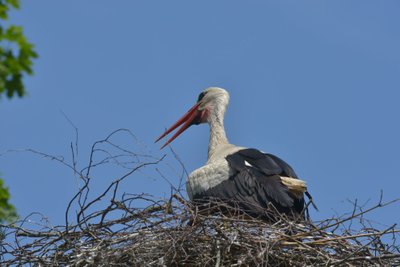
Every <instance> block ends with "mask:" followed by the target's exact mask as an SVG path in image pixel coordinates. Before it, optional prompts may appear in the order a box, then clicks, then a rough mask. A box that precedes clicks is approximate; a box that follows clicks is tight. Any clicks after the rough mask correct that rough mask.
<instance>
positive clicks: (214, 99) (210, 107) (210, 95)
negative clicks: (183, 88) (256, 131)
mask: <svg viewBox="0 0 400 267" xmlns="http://www.w3.org/2000/svg"><path fill="white" fill-rule="evenodd" d="M228 103H229V94H228V92H227V91H226V90H224V89H222V88H219V87H209V88H207V89H205V90H204V91H203V92H201V93H200V95H199V97H198V98H197V102H196V104H195V105H194V106H193V107H191V108H190V109H189V110H188V111H187V112H186V114H185V115H183V117H182V118H180V119H179V120H178V121H177V122H175V124H174V125H172V126H171V127H170V128H168V129H167V130H166V131H165V132H164V133H163V134H162V135H161V136H160V137H159V138H158V139H157V140H156V142H158V141H159V140H160V139H162V138H163V137H165V136H166V135H167V134H169V133H170V132H172V131H173V130H175V129H176V128H178V127H179V126H180V125H182V124H183V125H182V127H181V128H180V129H179V130H178V131H177V132H176V133H175V134H174V135H173V136H172V137H171V138H170V139H169V140H168V141H167V142H166V143H165V144H164V145H163V146H162V147H161V149H163V148H164V147H165V146H167V145H168V144H169V143H171V142H172V141H173V140H174V139H175V138H177V137H178V136H179V135H180V134H181V133H183V132H184V131H185V130H186V129H187V128H189V127H190V126H192V125H198V124H200V123H206V122H208V123H209V122H210V121H211V120H212V119H213V118H217V119H220V120H223V115H224V113H225V110H226V106H227V105H228ZM216 116H217V117H216Z"/></svg>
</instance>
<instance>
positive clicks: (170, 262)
mask: <svg viewBox="0 0 400 267" xmlns="http://www.w3.org/2000/svg"><path fill="white" fill-rule="evenodd" d="M121 132H124V133H128V134H129V135H130V134H131V133H130V132H129V131H127V130H118V131H116V132H114V133H112V134H111V135H110V136H108V137H107V138H105V139H103V140H101V141H98V142H96V143H95V144H94V145H93V147H92V149H91V153H90V159H89V165H88V167H85V168H83V169H81V170H79V171H78V170H77V163H76V161H75V159H76V158H77V157H76V156H73V157H72V158H73V160H72V163H71V164H70V163H66V162H65V160H64V159H63V158H59V157H52V156H48V155H45V154H41V155H42V156H45V157H50V158H51V159H53V160H57V161H60V162H61V163H62V164H64V165H67V166H68V167H69V168H71V169H72V170H74V174H75V175H76V176H78V177H79V178H80V179H81V180H82V181H83V184H82V187H81V188H80V190H79V191H78V192H77V193H76V194H75V196H74V197H73V198H72V199H71V201H70V202H69V204H68V206H67V208H66V215H65V225H60V226H55V227H53V226H50V225H49V223H48V222H47V221H46V220H45V217H44V216H42V215H40V214H36V213H34V214H31V215H30V216H28V217H27V218H25V219H24V220H21V221H20V222H19V223H16V224H13V225H3V226H2V228H3V231H4V235H5V238H4V240H3V241H2V242H1V251H0V253H1V261H2V265H7V266H9V265H10V266H20V265H30V266H67V265H68V266H178V265H179V266H319V265H322V266H367V265H368V266H370V265H376V266H396V265H399V264H400V246H399V242H398V238H399V232H400V230H399V229H398V228H396V225H392V226H390V227H387V228H386V229H377V228H375V227H374V226H373V224H372V222H371V221H369V220H368V219H367V218H366V217H365V216H366V215H368V214H369V213H370V212H372V211H374V210H376V209H381V208H384V207H385V206H387V205H394V204H395V203H396V204H398V202H399V200H400V199H396V200H393V201H389V202H384V201H383V199H382V197H381V199H380V200H379V201H378V203H377V204H376V205H373V206H372V207H369V208H367V209H364V208H363V207H360V206H358V205H357V203H354V209H353V211H352V212H351V213H350V214H348V215H347V216H341V217H334V218H330V219H326V220H323V221H319V222H311V221H304V222H302V223H296V222H292V221H290V220H288V218H286V217H285V216H282V215H280V216H279V217H278V220H277V222H276V223H273V224H271V223H267V222H264V221H261V220H257V219H254V218H249V217H246V216H243V215H242V213H240V212H239V211H238V210H237V209H235V208H233V207H231V206H226V205H225V204H224V203H217V202H216V203H212V205H209V207H210V210H207V208H204V207H203V208H202V209H199V207H198V206H195V205H193V204H192V203H190V202H187V201H186V200H185V199H184V198H183V197H182V194H181V191H180V190H178V189H180V187H181V186H180V185H179V187H178V188H177V189H176V190H173V192H172V193H171V196H170V197H169V198H166V199H157V198H155V197H152V196H149V195H147V194H128V193H123V194H119V190H120V186H119V185H120V183H121V182H122V181H123V180H124V179H125V178H126V177H128V176H130V175H132V174H133V173H135V172H138V171H139V170H140V169H142V168H144V167H145V166H149V165H150V166H152V165H154V166H158V165H159V164H161V163H162V160H163V159H164V158H163V157H162V158H155V157H150V156H147V155H140V154H138V153H133V152H132V151H129V150H127V149H124V148H122V147H120V146H118V145H116V144H114V143H113V142H112V140H111V139H112V137H113V136H114V135H115V134H117V133H121ZM103 144H107V145H109V146H111V147H112V148H114V149H115V150H116V151H117V154H115V153H111V152H110V151H109V150H104V149H103V148H100V147H99V146H100V145H103ZM71 147H73V146H72V144H71ZM74 151H77V149H73V154H74ZM34 153H39V152H36V151H35V152H34ZM96 153H101V154H102V155H106V156H104V157H102V158H101V159H99V160H95V158H96V157H95V156H96V155H95V154H96ZM106 162H107V163H109V162H112V163H114V164H117V165H118V166H122V167H123V168H125V169H126V172H125V174H123V175H121V176H119V177H118V178H116V179H115V180H113V181H112V182H110V184H109V186H108V187H106V188H105V189H104V191H102V192H100V193H99V194H97V195H96V196H91V195H90V194H89V192H90V186H91V184H92V183H93V182H94V181H95V178H94V176H92V170H93V169H95V168H97V167H98V166H100V165H102V164H105V163H106ZM183 173H184V171H183ZM73 207H76V210H75V214H76V218H75V219H72V216H71V210H72V209H73ZM94 207H97V209H95V208H94ZM98 207H101V208H98ZM207 207H208V206H207ZM215 207H218V208H219V209H218V210H224V212H218V211H216V209H215ZM277 216H278V215H277ZM355 225H356V226H357V227H355V228H356V229H353V228H354V226H355ZM388 240H389V241H388Z"/></svg>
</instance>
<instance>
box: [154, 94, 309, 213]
mask: <svg viewBox="0 0 400 267" xmlns="http://www.w3.org/2000/svg"><path fill="white" fill-rule="evenodd" d="M228 103H229V94H228V92H227V91H226V90H224V89H222V88H218V87H210V88H207V89H206V90H204V91H203V92H201V94H200V95H199V97H198V99H197V102H196V104H195V105H194V106H193V107H192V108H190V109H189V111H188V112H187V113H186V114H185V115H184V116H183V117H182V118H181V119H179V120H178V121H177V122H176V123H175V124H174V125H172V126H171V127H170V128H169V129H167V130H166V131H165V132H164V133H163V134H162V135H161V136H160V137H159V138H158V139H157V140H156V142H157V141H159V140H160V139H162V138H163V137H165V136H166V135H167V134H169V133H170V132H172V131H173V130H175V129H176V128H177V127H179V126H180V125H182V124H183V126H182V127H181V128H180V129H179V130H178V131H177V132H176V133H175V134H174V135H173V136H172V137H171V138H170V139H169V140H168V141H167V142H166V143H165V144H164V145H163V146H162V148H164V147H165V146H166V145H168V144H169V143H171V142H172V141H173V140H174V139H175V138H176V137H178V136H179V135H180V134H181V133H182V132H184V131H185V130H186V129H187V128H189V127H190V126H192V125H197V124H201V123H208V125H209V126H210V141H209V144H208V161H207V163H206V164H205V165H204V166H203V167H201V168H199V169H197V170H195V171H193V172H192V173H191V174H190V175H189V177H188V178H187V183H186V188H187V193H188V195H189V198H190V199H191V200H192V201H194V202H198V203H205V202H211V201H215V200H217V201H223V202H226V203H230V204H231V205H235V206H236V207H239V208H240V209H241V210H242V211H243V212H244V213H245V214H248V215H250V216H252V217H260V218H266V219H273V218H275V216H274V215H273V214H276V211H277V212H278V213H280V214H285V215H287V216H288V217H289V218H291V219H303V218H304V211H305V209H306V207H305V201H304V194H306V195H307V196H308V197H309V198H310V200H311V196H310V194H309V193H308V192H307V187H306V183H305V182H304V181H302V180H300V179H298V178H297V175H296V173H295V172H294V170H293V169H292V168H291V167H290V166H289V164H287V163H286V162H285V161H283V160H282V159H280V158H279V157H277V156H274V155H272V154H268V153H264V152H262V151H260V150H257V149H253V148H245V147H239V146H235V145H232V144H230V143H229V142H228V139H227V137H226V133H225V128H224V115H225V111H226V107H227V105H228Z"/></svg>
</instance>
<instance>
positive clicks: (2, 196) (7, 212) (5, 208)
mask: <svg viewBox="0 0 400 267" xmlns="http://www.w3.org/2000/svg"><path fill="white" fill-rule="evenodd" d="M9 199H10V193H9V192H8V188H6V187H5V186H4V185H3V180H1V179H0V223H2V222H4V221H9V222H11V221H13V220H15V219H16V218H17V212H16V210H15V208H14V206H13V205H11V204H10V203H9V202H8V201H9Z"/></svg>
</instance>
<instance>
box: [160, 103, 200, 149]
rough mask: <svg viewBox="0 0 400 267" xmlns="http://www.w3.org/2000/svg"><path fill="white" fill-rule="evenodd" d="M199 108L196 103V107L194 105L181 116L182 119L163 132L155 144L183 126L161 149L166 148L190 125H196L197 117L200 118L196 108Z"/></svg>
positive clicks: (198, 104)
mask: <svg viewBox="0 0 400 267" xmlns="http://www.w3.org/2000/svg"><path fill="white" fill-rule="evenodd" d="M199 106H200V102H197V103H196V105H194V106H193V107H192V108H191V109H189V111H188V112H186V114H185V115H183V117H182V118H180V119H179V120H178V121H177V122H175V123H174V125H172V126H171V127H170V128H169V129H167V130H166V131H165V133H163V134H162V135H161V136H160V137H158V138H157V140H156V142H158V141H159V140H160V139H162V138H163V137H164V136H166V135H167V134H169V133H170V132H172V131H173V130H175V129H176V128H178V127H179V126H180V125H181V124H183V123H184V124H183V126H182V127H181V128H180V129H179V130H178V131H177V132H176V133H175V134H174V135H173V136H172V137H171V138H170V139H169V140H168V141H167V142H166V143H165V144H164V145H163V146H162V147H161V149H163V148H164V147H166V146H167V145H168V144H169V143H171V142H172V141H173V140H174V139H175V138H177V137H178V136H179V135H180V134H181V133H183V132H184V131H185V130H186V129H187V128H189V127H190V126H191V125H193V124H196V123H197V122H196V121H197V120H196V119H198V118H199V116H201V112H200V111H199V110H198V107H199Z"/></svg>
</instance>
